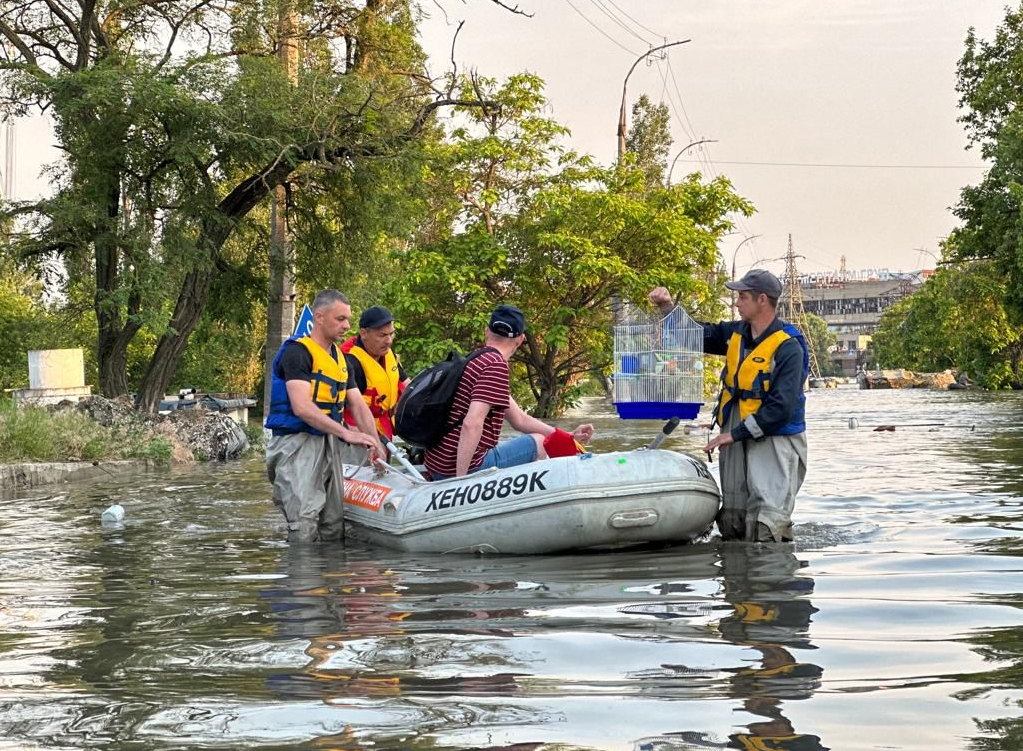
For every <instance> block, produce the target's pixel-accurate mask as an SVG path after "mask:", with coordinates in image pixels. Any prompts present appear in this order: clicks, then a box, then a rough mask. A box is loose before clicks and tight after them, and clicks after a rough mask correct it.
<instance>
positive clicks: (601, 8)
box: [590, 0, 650, 46]
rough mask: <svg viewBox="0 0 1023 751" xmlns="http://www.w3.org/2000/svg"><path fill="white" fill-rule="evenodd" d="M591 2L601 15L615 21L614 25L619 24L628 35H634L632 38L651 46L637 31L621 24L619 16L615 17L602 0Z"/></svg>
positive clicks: (591, 0)
mask: <svg viewBox="0 0 1023 751" xmlns="http://www.w3.org/2000/svg"><path fill="white" fill-rule="evenodd" d="M590 2H591V3H593V4H594V5H595V6H597V9H598V10H599V11H600V12H601V13H603V14H604V15H605V16H607V17H608V18H610V19H611V20H612V21H613V22H614V23H616V24H617V25H618V26H620V27H621V28H622V29H625V31H626V32H627V33H629V34H632V36H634V37H636V39H638V40H639V41H641V42H642V43H643V44H645V45H647V46H649V45H650V42H648V41H647V40H646V39H645V38H643V37H642V36H640V35H639V34H637V33H636V32H635V31H633V30H632V29H631V28H630V27H629V26H626V25H625V24H624V23H622V22H621V21H620V20H619V19H618V16H616V15H614V14H613V13H612V12H611V11H609V10H608V9H607V6H605V5H604V3H602V2H601V0H590Z"/></svg>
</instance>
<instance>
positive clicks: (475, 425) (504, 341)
mask: <svg viewBox="0 0 1023 751" xmlns="http://www.w3.org/2000/svg"><path fill="white" fill-rule="evenodd" d="M525 332H526V317H525V315H523V313H522V311H521V310H519V309H518V308H516V307H515V306H514V305H500V306H498V307H497V308H496V309H495V310H494V312H493V314H492V315H491V316H490V324H489V325H488V326H487V333H486V345H485V346H484V347H483V349H484V352H482V353H481V354H477V355H476V356H474V357H473V358H472V359H471V360H469V362H468V364H467V365H466V366H465V370H464V371H463V373H462V377H461V380H460V381H459V383H458V389H457V391H456V392H455V399H454V403H453V404H452V406H451V415H450V417H449V418H448V419H449V424H452V425H454V427H453V428H452V429H451V430H449V431H448V433H447V434H446V435H445V436H444V438H443V439H441V441H440V443H438V444H437V445H436V446H433V447H432V448H430V449H428V450H427V452H426V468H427V470H429V472H430V476H431V477H432V478H433V479H435V480H439V479H443V478H446V477H451V476H456V477H461V476H462V475H466V474H469V473H471V472H476V471H478V470H481V469H488V468H489V467H514V466H516V465H519V464H528V463H529V462H531V461H535V460H537V459H546V458H547V457H548V455H549V452H548V449H549V448H550V447H551V445H552V440H553V439H555V438H557V437H558V434H560V436H563V437H566V438H567V437H568V434H566V433H565V431H562V430H558V429H557V428H554V427H553V426H551V425H547V424H546V423H544V422H541V421H540V420H537V419H536V418H535V417H531V416H530V415H527V414H526V413H525V412H523V411H522V409H521V408H520V407H519V405H518V404H516V403H515V400H514V399H513V398H512V395H511V380H510V371H509V369H508V361H509V360H511V357H512V355H514V354H515V351H516V350H517V349H518V348H519V347H520V346H521V345H522V342H523V341H525V338H526V337H525ZM506 419H507V420H508V424H509V425H511V426H512V427H513V428H515V430H517V431H519V432H520V433H522V435H521V436H519V437H518V438H513V439H512V440H510V441H504V442H503V443H499V441H500V437H501V427H502V426H503V425H504V421H505V420H506ZM592 436H593V426H592V425H589V424H587V425H580V426H579V427H577V428H576V429H575V430H574V431H573V432H572V433H571V438H572V439H574V440H575V441H577V442H579V443H586V442H588V441H589V440H590V438H591V437H592ZM559 455H563V454H559Z"/></svg>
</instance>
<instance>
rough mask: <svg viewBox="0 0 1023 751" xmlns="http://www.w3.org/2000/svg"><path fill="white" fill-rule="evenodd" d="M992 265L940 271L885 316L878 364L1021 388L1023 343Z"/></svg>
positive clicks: (875, 344) (876, 345) (877, 338)
mask: <svg viewBox="0 0 1023 751" xmlns="http://www.w3.org/2000/svg"><path fill="white" fill-rule="evenodd" d="M995 268H996V263H995V262H994V261H976V262H974V263H971V264H967V265H963V266H953V267H948V268H942V269H939V270H938V271H937V273H935V274H934V276H932V277H931V278H930V279H929V280H928V282H927V283H926V284H925V285H924V286H923V288H922V289H920V290H919V291H918V292H916V293H915V294H913V295H912V296H910V297H906V298H903V299H902V300H899V302H897V303H896V304H895V305H893V306H892V307H891V308H889V309H888V310H887V311H885V313H884V315H882V317H881V326H880V328H879V329H878V331H877V333H876V334H875V335H874V338H873V341H872V346H873V347H874V349H875V351H876V353H877V358H878V363H879V364H880V365H881V366H882V367H904V368H911V369H915V370H924V371H938V370H945V369H946V368H959V369H961V370H964V371H966V372H968V373H969V374H970V375H971V376H972V377H973V378H975V379H977V380H978V381H979V382H980V383H981V384H982V385H984V386H987V387H989V388H1001V387H1003V386H1006V385H1010V384H1012V383H1015V382H1018V381H1019V379H1020V361H1021V357H1023V339H1021V337H1020V334H1019V330H1020V328H1019V325H1018V322H1017V321H1015V320H1014V319H1013V317H1012V316H1013V314H1012V312H1011V309H1009V308H1007V307H1006V305H1005V300H1006V296H1007V287H1008V283H1007V281H1006V280H1005V279H1004V278H1002V277H999V276H998V275H997V274H996V273H995Z"/></svg>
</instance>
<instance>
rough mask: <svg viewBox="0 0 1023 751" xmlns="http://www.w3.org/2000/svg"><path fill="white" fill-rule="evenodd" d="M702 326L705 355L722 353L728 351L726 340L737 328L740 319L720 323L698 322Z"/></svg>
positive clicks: (740, 323)
mask: <svg viewBox="0 0 1023 751" xmlns="http://www.w3.org/2000/svg"><path fill="white" fill-rule="evenodd" d="M699 324H700V325H701V326H703V352H704V354H707V355H724V354H727V353H728V340H729V339H731V338H732V334H733V333H734V332H736V331H738V330H739V326H741V325H742V322H741V321H721V322H720V323H704V322H702V321H700V322H699Z"/></svg>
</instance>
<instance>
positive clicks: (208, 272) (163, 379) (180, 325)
mask: <svg viewBox="0 0 1023 751" xmlns="http://www.w3.org/2000/svg"><path fill="white" fill-rule="evenodd" d="M218 249H219V246H218ZM212 286H213V268H212V266H211V267H204V268H201V269H195V270H193V271H190V272H189V273H188V274H187V275H186V276H185V280H184V282H183V283H182V285H181V292H180V293H179V294H178V301H177V304H176V305H175V306H174V315H173V316H172V317H171V320H170V323H169V324H168V327H169V329H170V331H169V332H168V333H167V334H164V335H163V336H161V337H160V341H159V342H158V343H157V345H156V351H155V352H153V356H152V358H150V360H149V366H148V367H147V368H146V374H145V376H143V378H142V385H141V387H140V388H139V394H138V398H137V399H136V406H137V407H138V408H139V409H140V410H142V411H143V412H156V410H157V408H158V407H159V405H160V400H161V399H162V398H163V396H164V393H165V392H166V391H167V387H168V385H170V382H171V379H172V378H174V371H175V370H177V367H178V363H179V362H180V361H181V355H182V354H183V353H184V351H185V347H186V346H187V344H188V337H189V336H190V335H191V333H192V331H193V330H194V329H195V326H196V324H198V323H199V318H200V317H201V316H202V312H203V310H204V309H205V308H206V302H207V301H208V300H209V296H210V289H211V288H212Z"/></svg>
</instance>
